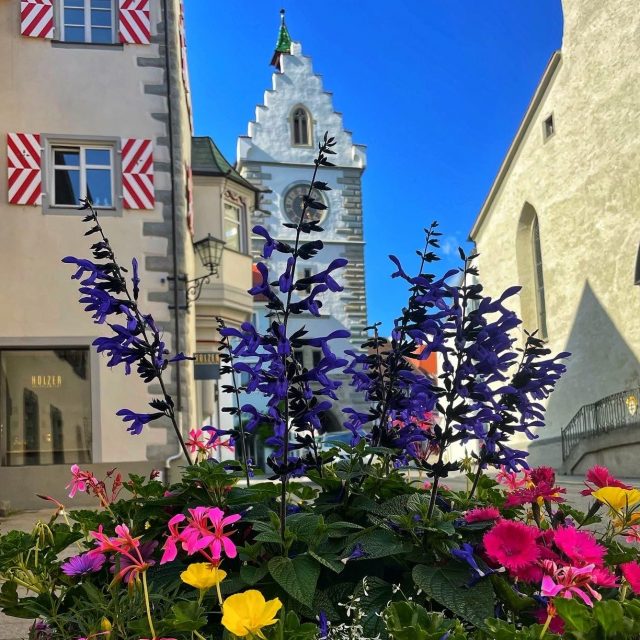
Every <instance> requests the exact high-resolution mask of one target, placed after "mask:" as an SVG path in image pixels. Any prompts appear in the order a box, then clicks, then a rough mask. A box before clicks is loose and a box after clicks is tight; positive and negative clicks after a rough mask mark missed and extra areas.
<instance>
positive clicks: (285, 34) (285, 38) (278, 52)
mask: <svg viewBox="0 0 640 640" xmlns="http://www.w3.org/2000/svg"><path fill="white" fill-rule="evenodd" d="M283 53H291V36H290V35H289V30H288V29H287V25H286V23H285V21H284V9H280V30H279V31H278V41H277V42H276V49H275V51H274V52H273V57H272V58H271V64H272V65H273V66H274V67H278V68H280V57H281V56H282V54H283Z"/></svg>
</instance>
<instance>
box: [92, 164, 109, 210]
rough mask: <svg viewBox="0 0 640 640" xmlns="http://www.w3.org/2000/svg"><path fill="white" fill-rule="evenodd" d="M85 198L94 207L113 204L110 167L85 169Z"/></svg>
mask: <svg viewBox="0 0 640 640" xmlns="http://www.w3.org/2000/svg"><path fill="white" fill-rule="evenodd" d="M87 198H89V200H91V202H93V204H94V205H95V206H96V207H112V206H113V202H112V198H111V170H110V169H87Z"/></svg>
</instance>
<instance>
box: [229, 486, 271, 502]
mask: <svg viewBox="0 0 640 640" xmlns="http://www.w3.org/2000/svg"><path fill="white" fill-rule="evenodd" d="M279 493H280V486H279V485H277V484H275V483H273V482H262V483H260V484H255V485H253V486H251V487H249V488H246V487H233V488H232V489H231V491H229V495H228V496H227V504H228V505H230V506H231V505H241V504H252V503H261V502H268V501H269V500H272V499H273V498H275V497H277V496H278V495H279Z"/></svg>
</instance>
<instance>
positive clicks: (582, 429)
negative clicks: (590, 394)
mask: <svg viewBox="0 0 640 640" xmlns="http://www.w3.org/2000/svg"><path fill="white" fill-rule="evenodd" d="M639 403H640V387H636V388H635V389H629V390H627V391H620V392H619V393H614V394H613V395H610V396H607V397H606V398H602V400H598V401H597V402H594V403H593V404H586V405H584V406H583V407H581V408H580V409H579V410H578V412H577V413H576V414H575V415H574V416H573V418H571V421H570V422H569V424H568V425H567V426H566V427H565V428H564V429H563V430H562V460H563V461H564V460H566V459H567V458H568V457H569V456H570V455H571V452H572V451H573V449H574V448H575V447H576V446H577V445H578V443H579V442H580V441H582V440H584V439H586V438H593V437H595V436H599V435H602V434H604V433H609V432H610V431H615V430H616V429H622V428H623V427H629V426H640V406H639Z"/></svg>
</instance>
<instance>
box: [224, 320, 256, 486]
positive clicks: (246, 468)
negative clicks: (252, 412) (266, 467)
mask: <svg viewBox="0 0 640 640" xmlns="http://www.w3.org/2000/svg"><path fill="white" fill-rule="evenodd" d="M218 324H219V325H220V328H221V329H222V328H224V327H225V326H226V325H225V324H224V320H223V319H222V318H220V317H219V318H218ZM222 345H223V346H224V347H225V348H226V349H227V357H228V358H229V367H230V369H231V385H232V387H233V395H234V401H235V403H236V409H237V411H238V413H237V415H238V421H239V423H238V428H239V430H240V450H241V451H242V460H243V461H244V474H245V480H246V482H247V488H249V487H250V486H251V479H250V475H249V463H248V459H249V458H248V457H247V441H246V432H245V430H244V422H243V421H242V411H240V391H239V390H238V386H237V384H236V370H235V369H234V368H233V351H232V349H231V341H230V340H229V338H224V337H223V339H222ZM220 459H222V456H221V457H220Z"/></svg>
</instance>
